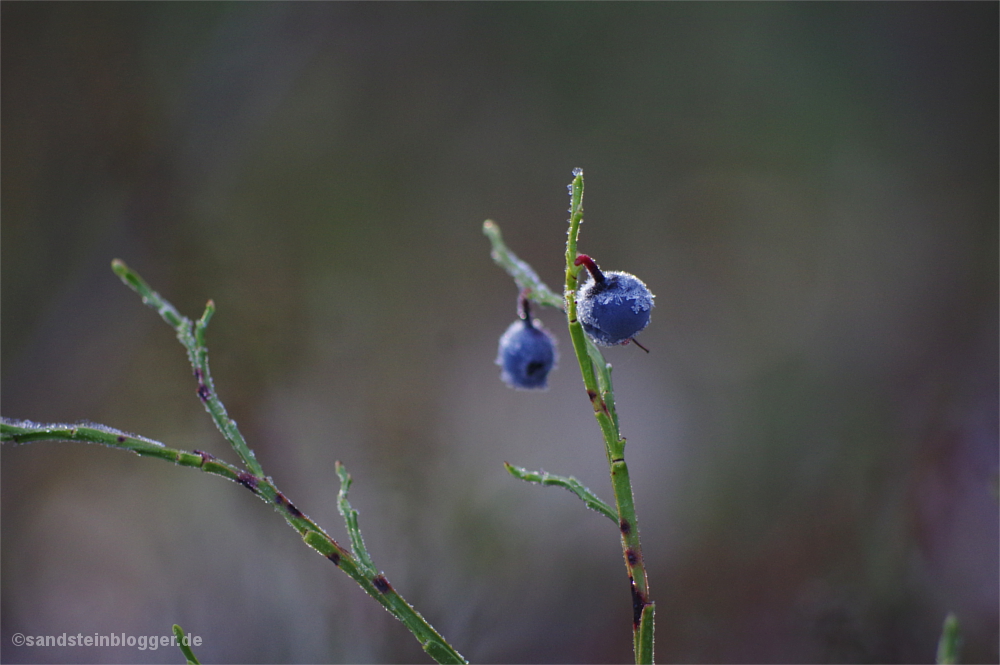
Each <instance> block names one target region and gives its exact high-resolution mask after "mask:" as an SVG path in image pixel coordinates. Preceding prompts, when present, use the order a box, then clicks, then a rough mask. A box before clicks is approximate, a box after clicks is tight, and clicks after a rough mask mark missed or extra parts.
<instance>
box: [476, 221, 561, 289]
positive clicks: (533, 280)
mask: <svg viewBox="0 0 1000 665" xmlns="http://www.w3.org/2000/svg"><path fill="white" fill-rule="evenodd" d="M483 234H485V235H486V237H487V238H489V239H490V244H491V245H492V251H491V252H490V256H491V257H493V261H495V262H496V264H497V265H498V266H500V267H501V268H503V269H504V270H506V271H507V274H508V275H510V276H511V277H512V278H513V279H514V283H515V284H517V288H518V289H521V290H522V291H523V290H527V292H528V293H527V295H528V298H530V299H531V300H534V301H535V302H537V303H539V304H540V305H546V306H548V307H555V308H557V309H562V308H563V299H562V298H561V297H560V296H558V295H556V293H555V292H554V291H553V290H552V289H550V288H549V287H548V286H546V285H545V283H544V282H542V280H541V279H540V278H539V277H538V273H536V272H535V271H534V270H533V269H532V268H531V266H529V265H528V264H527V263H525V262H524V261H522V260H521V259H519V258H517V255H516V254H514V252H512V251H510V248H508V247H507V245H506V244H505V243H504V241H503V236H501V235H500V227H499V226H497V225H496V224H494V223H493V222H492V221H490V220H488V219H487V220H486V221H485V222H483Z"/></svg>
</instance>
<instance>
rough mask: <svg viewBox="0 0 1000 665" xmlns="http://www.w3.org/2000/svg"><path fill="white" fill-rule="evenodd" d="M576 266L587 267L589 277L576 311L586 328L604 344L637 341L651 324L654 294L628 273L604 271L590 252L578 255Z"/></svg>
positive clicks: (610, 344) (640, 346)
mask: <svg viewBox="0 0 1000 665" xmlns="http://www.w3.org/2000/svg"><path fill="white" fill-rule="evenodd" d="M574 263H575V265H578V266H579V265H582V266H585V267H586V268H587V270H588V272H589V273H590V275H589V278H588V279H587V281H586V282H584V284H583V286H581V287H580V290H579V291H578V292H577V297H576V307H577V309H576V314H577V319H578V320H579V321H580V324H581V325H582V326H583V331H584V332H585V333H587V335H588V336H589V337H590V339H592V340H593V341H594V343H595V344H600V345H601V346H616V345H619V344H628V343H629V342H633V343H635V345H636V346H638V347H639V348H641V349H643V350H644V351H646V352H647V353H648V350H647V349H646V348H645V347H644V346H642V345H641V344H639V343H638V342H636V341H635V339H634V338H635V336H636V335H638V334H639V333H640V332H641V331H642V330H643V329H644V328H645V327H646V326H647V325H649V316H650V311H651V310H652V309H653V298H654V296H653V294H652V293H650V291H649V288H647V287H646V285H645V284H644V283H643V282H642V280H641V279H639V278H638V277H636V276H635V275H632V274H630V273H627V272H620V271H615V270H610V271H608V272H601V269H600V268H598V267H597V264H596V263H594V260H593V259H592V258H590V257H589V256H587V255H586V254H581V255H580V256H578V257H577V258H576V261H575V262H574Z"/></svg>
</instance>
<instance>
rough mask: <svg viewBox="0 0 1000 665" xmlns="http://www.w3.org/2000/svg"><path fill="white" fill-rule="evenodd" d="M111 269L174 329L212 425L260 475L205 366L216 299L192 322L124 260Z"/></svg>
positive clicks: (258, 467)
mask: <svg viewBox="0 0 1000 665" xmlns="http://www.w3.org/2000/svg"><path fill="white" fill-rule="evenodd" d="M111 269H112V270H114V271H115V274H116V275H118V277H119V278H120V279H121V280H122V281H123V282H125V284H126V285H128V286H129V288H131V289H132V290H133V291H135V292H136V293H138V294H139V295H140V296H142V302H143V303H144V304H146V305H149V306H150V307H151V308H153V309H155V310H156V311H157V313H158V314H159V315H160V316H161V317H162V318H163V320H164V321H166V322H167V323H168V324H169V325H170V327H171V328H173V329H174V331H176V333H177V339H178V340H179V341H180V343H181V345H183V346H184V348H185V349H186V350H187V354H188V360H189V361H191V367H192V369H194V376H195V378H196V379H197V380H198V397H199V399H201V402H202V404H203V405H204V406H205V410H206V411H208V413H209V415H211V416H212V420H213V421H214V422H215V426H216V427H218V428H219V431H220V432H222V435H223V436H224V437H226V440H227V441H229V444H230V445H231V446H232V447H233V450H235V451H236V454H237V455H239V456H240V459H241V460H243V463H244V464H246V466H247V468H248V469H250V471H252V472H253V474H254V475H256V476H263V475H264V470H263V469H262V468H261V466H260V463H259V462H258V461H257V458H256V457H255V456H254V454H253V451H252V450H250V446H248V445H247V442H246V439H244V438H243V435H242V434H240V430H239V428H238V427H236V421H234V420H233V419H232V418H230V417H229V414H228V413H226V407H225V406H223V405H222V402H221V401H220V400H219V396H218V394H217V393H216V391H215V382H213V381H212V373H211V372H210V371H209V369H208V347H206V346H205V328H206V327H207V326H208V322H209V320H210V319H211V318H212V314H214V313H215V303H214V302H212V301H211V300H209V301H208V304H207V305H205V313H204V314H202V317H201V318H200V319H199V320H198V322H197V323H192V322H191V320H190V319H189V318H187V317H186V316H183V315H181V313H180V312H178V311H177V310H176V309H175V308H174V306H173V305H171V304H170V303H169V302H167V301H166V300H165V299H164V298H163V297H162V296H160V294H159V293H157V292H156V291H154V290H153V289H152V288H150V286H149V284H147V283H146V282H145V280H143V279H142V277H140V276H139V275H138V274H137V273H136V272H134V271H132V270H131V269H130V268H129V267H128V266H127V265H125V263H124V262H123V261H121V260H120V259H115V260H114V261H112V262H111Z"/></svg>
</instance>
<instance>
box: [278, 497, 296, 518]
mask: <svg viewBox="0 0 1000 665" xmlns="http://www.w3.org/2000/svg"><path fill="white" fill-rule="evenodd" d="M274 501H275V503H277V504H278V505H279V506H284V507H285V509H286V510H287V511H288V513H289V514H290V515H291V516H292V517H302V511H301V510H299V509H298V508H296V507H295V504H294V503H292V502H291V501H289V500H288V497H286V496H285V495H284V494H282V493H281V492H278V495H277V496H275V497H274Z"/></svg>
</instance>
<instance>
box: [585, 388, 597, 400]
mask: <svg viewBox="0 0 1000 665" xmlns="http://www.w3.org/2000/svg"><path fill="white" fill-rule="evenodd" d="M587 397H589V398H590V401H591V402H593V401H594V400H595V399H597V393H595V392H594V391H593V390H588V391H587Z"/></svg>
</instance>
